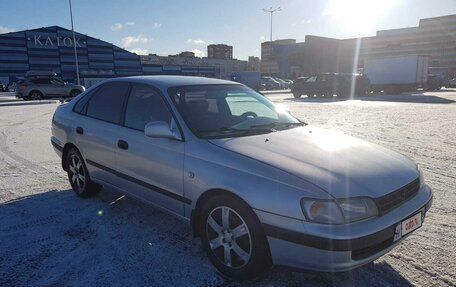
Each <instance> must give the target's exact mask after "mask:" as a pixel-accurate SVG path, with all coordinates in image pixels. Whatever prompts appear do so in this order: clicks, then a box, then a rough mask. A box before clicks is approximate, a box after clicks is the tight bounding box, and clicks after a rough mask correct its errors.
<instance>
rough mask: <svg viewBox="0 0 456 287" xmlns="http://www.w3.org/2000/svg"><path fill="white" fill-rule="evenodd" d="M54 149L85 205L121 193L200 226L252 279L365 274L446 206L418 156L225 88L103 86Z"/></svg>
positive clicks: (215, 248) (166, 79)
mask: <svg viewBox="0 0 456 287" xmlns="http://www.w3.org/2000/svg"><path fill="white" fill-rule="evenodd" d="M51 143H52V145H53V146H54V149H55V150H56V152H57V153H58V154H59V155H60V156H61V158H62V167H63V169H64V170H65V171H66V172H67V173H68V178H69V181H70V183H71V186H72V188H73V190H74V191H75V193H76V194H77V195H78V196H81V197H87V196H89V195H93V194H95V193H96V192H98V191H99V190H100V189H101V187H102V186H107V187H110V188H114V189H117V190H120V191H121V192H124V193H126V194H128V195H130V196H133V197H136V198H138V199H141V200H143V201H146V202H148V203H150V204H152V205H154V206H157V207H159V208H162V209H164V210H166V211H168V212H170V213H173V214H175V215H177V216H179V217H181V218H183V219H185V220H188V221H189V222H190V224H191V226H192V229H193V232H194V234H195V236H199V237H200V238H201V241H202V245H203V248H204V249H205V250H206V252H207V255H208V257H209V259H210V260H211V262H212V263H213V264H214V266H215V267H216V268H217V269H218V270H219V271H221V272H222V273H223V274H225V275H227V276H230V277H234V278H239V279H244V278H254V277H258V276H261V275H262V274H265V272H267V270H269V268H270V267H271V266H272V265H273V264H275V265H284V266H290V267H297V268H303V269H307V270H316V271H329V272H338V271H345V270H350V269H353V268H356V267H359V266H361V265H363V264H366V263H369V262H371V261H373V260H375V259H376V258H378V257H380V256H382V255H384V254H385V253H387V252H388V251H389V250H391V249H392V248H394V247H395V246H396V245H397V244H399V243H400V242H401V241H402V240H403V239H404V238H405V237H407V236H408V235H409V234H410V233H411V232H413V231H415V230H416V229H418V228H419V227H421V226H422V224H423V221H424V218H425V215H426V212H427V211H428V209H429V208H430V206H431V203H432V192H431V189H430V188H429V187H428V186H427V185H426V184H425V183H424V180H423V176H422V175H421V172H420V170H419V168H418V166H417V165H416V164H415V163H414V162H413V161H411V160H410V159H408V158H407V157H405V156H403V155H400V154H398V153H396V152H394V151H390V150H388V149H386V148H383V147H381V146H378V145H375V144H371V143H368V142H365V141H362V140H360V139H357V138H353V137H350V136H346V135H343V134H341V133H339V132H336V131H330V130H323V129H320V128H317V127H313V126H311V125H308V124H306V123H304V122H302V121H300V120H298V119H296V118H294V117H293V116H291V115H290V114H289V113H287V112H286V111H285V110H284V109H282V108H280V107H278V106H275V105H274V104H273V103H272V102H271V101H269V100H268V99H267V98H266V97H264V96H263V95H261V94H259V93H257V92H255V91H253V90H251V89H249V88H247V87H245V86H243V85H240V84H238V83H233V82H229V81H223V80H216V79H207V78H198V77H179V76H150V77H128V78H118V79H113V80H108V81H105V82H102V83H100V84H98V85H97V86H94V87H92V88H90V89H89V90H87V91H85V92H84V93H82V94H81V95H79V96H77V97H76V98H74V99H73V100H72V101H70V102H69V103H66V104H63V105H61V106H59V107H58V108H57V110H56V112H55V114H54V117H53V120H52V138H51Z"/></svg>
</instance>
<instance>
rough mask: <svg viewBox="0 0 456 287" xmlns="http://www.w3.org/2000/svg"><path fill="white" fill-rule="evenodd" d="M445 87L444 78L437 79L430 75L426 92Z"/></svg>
mask: <svg viewBox="0 0 456 287" xmlns="http://www.w3.org/2000/svg"><path fill="white" fill-rule="evenodd" d="M443 85H444V83H443V80H442V78H440V77H437V76H435V75H432V74H428V76H427V83H426V85H425V89H426V90H431V91H435V90H440V89H441V88H442V87H443Z"/></svg>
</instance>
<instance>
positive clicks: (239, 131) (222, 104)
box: [168, 85, 304, 138]
mask: <svg viewBox="0 0 456 287" xmlns="http://www.w3.org/2000/svg"><path fill="white" fill-rule="evenodd" d="M168 92H169V95H170V96H171V98H172V100H173V101H174V103H175V105H176V107H177V109H178V110H179V112H180V114H181V115H182V117H183V118H184V120H185V122H186V123H187V125H188V126H189V128H190V129H191V130H192V131H193V132H194V133H195V134H196V135H197V136H198V137H200V138H224V137H241V136H248V135H255V134H261V133H270V132H274V131H278V130H283V129H290V128H293V127H297V126H301V125H304V123H302V122H300V121H299V120H297V119H296V118H294V117H293V116H291V115H290V114H289V113H287V112H286V111H285V110H282V109H280V108H278V107H277V106H275V105H274V104H273V103H272V102H271V101H269V100H268V99H267V98H266V97H264V96H263V95H261V94H259V93H257V92H255V91H254V90H251V89H249V88H247V87H244V86H241V85H195V86H185V87H174V88H170V89H169V91H168Z"/></svg>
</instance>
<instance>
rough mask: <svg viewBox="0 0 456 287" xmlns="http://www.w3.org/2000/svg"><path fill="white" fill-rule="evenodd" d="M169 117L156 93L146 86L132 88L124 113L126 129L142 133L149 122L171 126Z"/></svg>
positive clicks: (165, 107) (166, 108)
mask: <svg viewBox="0 0 456 287" xmlns="http://www.w3.org/2000/svg"><path fill="white" fill-rule="evenodd" d="M171 117H172V116H171V113H170V111H169V110H168V107H167V106H166V104H165V102H164V100H163V98H162V97H161V96H160V95H159V94H158V93H157V92H156V91H154V90H153V89H151V88H149V87H146V86H141V85H135V86H133V88H132V89H131V92H130V97H129V98H128V103H127V109H126V111H125V126H126V127H129V128H133V129H136V130H140V131H144V128H145V127H146V124H147V123H149V122H156V121H160V122H166V123H168V124H171Z"/></svg>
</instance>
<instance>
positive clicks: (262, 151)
mask: <svg viewBox="0 0 456 287" xmlns="http://www.w3.org/2000/svg"><path fill="white" fill-rule="evenodd" d="M209 141H210V142H211V143H213V144H215V145H217V146H219V147H221V148H224V149H227V150H230V151H233V152H236V153H239V154H242V155H244V156H247V157H250V158H252V159H255V160H259V161H261V162H263V163H266V164H269V165H272V166H274V167H276V168H278V169H281V170H284V171H286V172H288V173H290V174H293V175H295V176H298V177H300V178H301V179H303V180H305V181H308V182H310V183H312V184H314V185H317V186H319V187H320V188H322V189H324V190H326V191H327V192H328V193H329V194H330V195H332V196H334V197H336V198H344V197H354V196H370V197H374V198H376V197H380V196H382V195H385V194H387V193H390V192H392V191H394V190H396V189H398V188H400V187H402V186H404V185H406V184H407V183H410V182H411V181H413V180H415V179H416V178H417V177H418V176H419V174H418V171H417V168H416V164H415V163H414V162H413V161H411V160H410V159H408V158H407V157H405V156H403V155H401V154H399V153H397V152H394V151H391V150H388V149H386V148H383V147H381V146H379V145H376V144H372V143H369V142H366V141H363V140H360V139H357V138H354V137H351V136H347V135H344V134H342V133H341V132H337V131H331V130H324V129H320V128H316V127H312V126H305V127H299V128H293V129H289V130H283V131H277V132H272V133H269V134H262V135H255V136H246V137H237V138H226V139H211V140H209ZM266 176H267V175H266Z"/></svg>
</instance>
